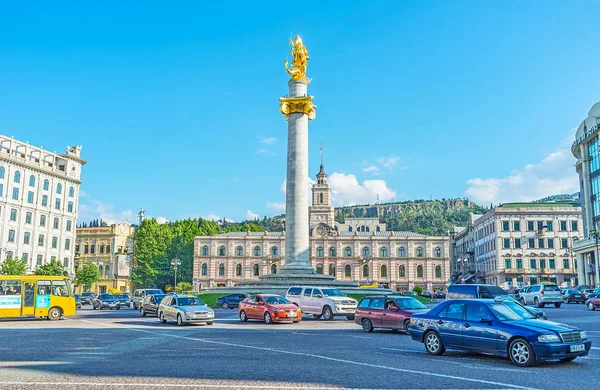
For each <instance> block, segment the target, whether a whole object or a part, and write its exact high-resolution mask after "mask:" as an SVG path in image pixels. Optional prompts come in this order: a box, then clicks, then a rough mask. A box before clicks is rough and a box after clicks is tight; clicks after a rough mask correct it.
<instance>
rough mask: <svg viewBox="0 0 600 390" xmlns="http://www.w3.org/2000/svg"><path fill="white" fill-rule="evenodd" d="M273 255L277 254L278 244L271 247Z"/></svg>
mask: <svg viewBox="0 0 600 390" xmlns="http://www.w3.org/2000/svg"><path fill="white" fill-rule="evenodd" d="M271 256H277V247H276V246H274V247H273V248H271Z"/></svg>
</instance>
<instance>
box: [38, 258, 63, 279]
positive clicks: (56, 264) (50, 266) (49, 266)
mask: <svg viewBox="0 0 600 390" xmlns="http://www.w3.org/2000/svg"><path fill="white" fill-rule="evenodd" d="M33 273H34V274H35V275H43V276H69V272H68V271H67V270H66V269H65V267H63V265H62V264H61V263H60V261H58V260H52V261H50V262H49V263H46V264H44V265H38V266H37V268H36V269H35V271H33Z"/></svg>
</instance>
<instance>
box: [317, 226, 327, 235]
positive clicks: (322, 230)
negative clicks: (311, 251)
mask: <svg viewBox="0 0 600 390" xmlns="http://www.w3.org/2000/svg"><path fill="white" fill-rule="evenodd" d="M317 233H318V234H320V235H323V233H325V229H323V228H322V227H320V228H318V229H317Z"/></svg>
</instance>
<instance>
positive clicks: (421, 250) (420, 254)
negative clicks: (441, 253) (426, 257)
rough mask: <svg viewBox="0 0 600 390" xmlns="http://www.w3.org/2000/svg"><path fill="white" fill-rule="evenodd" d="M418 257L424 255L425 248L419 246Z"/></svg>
mask: <svg viewBox="0 0 600 390" xmlns="http://www.w3.org/2000/svg"><path fill="white" fill-rule="evenodd" d="M417 257H423V248H421V247H418V248H417Z"/></svg>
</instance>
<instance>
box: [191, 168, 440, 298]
mask: <svg viewBox="0 0 600 390" xmlns="http://www.w3.org/2000/svg"><path fill="white" fill-rule="evenodd" d="M312 192H313V196H312V207H311V208H310V261H311V263H312V266H313V267H314V269H315V271H316V272H317V273H322V274H327V275H332V276H335V277H336V279H337V280H347V281H356V282H358V283H360V284H371V283H379V284H382V285H384V286H387V287H389V288H392V289H395V290H408V289H412V288H413V287H415V286H420V287H422V288H424V289H425V290H430V291H433V290H438V289H443V288H444V287H445V285H446V283H447V281H448V279H449V277H450V269H449V240H448V237H434V236H425V235H422V234H417V233H412V232H395V231H386V225H385V224H383V223H381V222H380V221H379V219H378V218H346V220H345V222H344V223H343V224H341V223H337V222H335V220H334V209H333V207H332V206H331V190H330V188H329V184H328V183H327V174H326V173H325V170H324V168H323V166H322V165H321V169H320V171H319V174H318V175H317V183H316V184H315V185H314V186H313V188H312ZM284 259H285V232H234V233H224V234H219V235H217V236H214V237H196V238H195V240H194V270H193V272H194V273H193V275H194V279H195V280H196V281H197V282H198V284H197V286H196V287H197V288H198V287H200V288H207V287H214V286H233V285H235V284H236V283H237V282H239V281H241V280H247V279H256V278H258V277H259V276H260V275H265V274H273V273H277V272H278V270H279V269H280V267H281V265H282V263H283V261H284Z"/></svg>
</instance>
